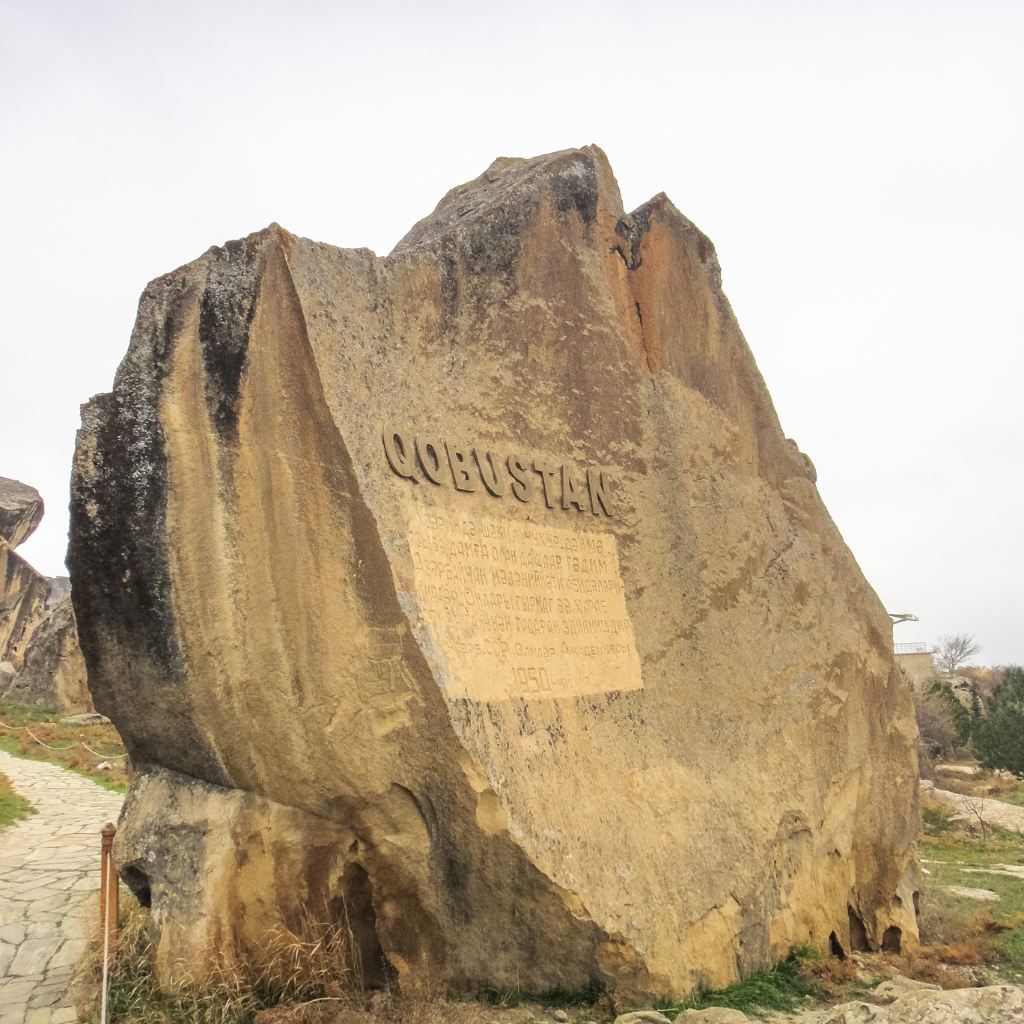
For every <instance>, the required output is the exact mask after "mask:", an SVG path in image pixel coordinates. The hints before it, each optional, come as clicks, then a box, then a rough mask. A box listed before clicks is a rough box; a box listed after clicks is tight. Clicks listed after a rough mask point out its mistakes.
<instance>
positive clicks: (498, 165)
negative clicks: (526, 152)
mask: <svg viewBox="0 0 1024 1024" xmlns="http://www.w3.org/2000/svg"><path fill="white" fill-rule="evenodd" d="M543 196H547V197H548V199H549V200H550V202H551V204H552V206H553V207H554V208H556V209H557V210H558V212H559V213H560V214H562V215H570V214H573V215H578V216H579V217H580V219H581V220H582V221H583V223H584V224H585V225H586V226H587V227H589V226H590V225H591V224H593V222H594V221H595V220H596V219H598V217H599V216H602V215H607V216H610V217H611V220H612V223H613V224H614V222H615V221H616V220H618V218H619V217H621V216H622V214H623V212H624V211H623V208H622V196H621V195H620V193H619V185H618V182H616V180H615V175H614V173H613V172H612V168H611V164H609V162H608V157H607V156H605V154H604V152H603V150H601V149H600V148H599V147H598V146H584V147H583V148H582V149H563V150H560V151H559V152H557V153H547V154H545V155H544V156H538V157H533V158H531V159H528V160H527V159H523V158H521V157H506V156H499V157H498V158H497V159H496V160H495V161H494V162H493V163H492V164H491V165H490V167H488V168H487V170H486V171H484V173H483V174H481V175H480V176H479V177H478V178H475V179H473V180H472V181H468V182H466V184H464V185H459V186H458V187H456V188H453V189H452V190H451V191H450V192H448V194H447V195H446V196H445V197H444V198H443V199H442V200H441V202H439V203H438V204H437V207H436V208H435V210H434V212H433V213H432V214H431V215H430V216H429V217H425V218H424V219H423V220H421V221H419V222H418V223H417V224H416V225H415V226H414V227H413V229H412V230H411V231H410V232H409V233H408V234H407V235H406V236H405V237H404V238H403V239H402V240H401V241H400V242H399V243H398V245H397V246H395V248H394V250H393V253H392V255H400V254H403V253H405V252H409V251H410V250H412V249H415V248H417V247H418V246H421V245H426V246H429V245H431V244H432V243H433V242H435V241H436V240H438V239H440V238H443V237H445V236H451V235H452V234H454V235H456V236H457V235H459V234H461V233H463V232H464V231H465V230H467V228H468V227H469V226H471V225H474V226H476V225H480V224H481V223H486V222H489V221H493V220H494V219H495V218H497V219H498V220H499V221H500V230H501V233H502V234H504V235H510V234H511V235H514V234H516V233H517V231H518V224H519V218H520V217H521V215H522V214H524V213H525V212H526V211H527V210H528V209H531V208H535V207H536V206H537V205H538V202H539V201H540V200H541V197H543Z"/></svg>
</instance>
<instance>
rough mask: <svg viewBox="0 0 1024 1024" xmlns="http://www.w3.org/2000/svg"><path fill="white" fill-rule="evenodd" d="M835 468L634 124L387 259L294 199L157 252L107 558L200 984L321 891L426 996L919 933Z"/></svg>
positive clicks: (903, 938) (319, 897) (106, 668)
mask: <svg viewBox="0 0 1024 1024" xmlns="http://www.w3.org/2000/svg"><path fill="white" fill-rule="evenodd" d="M385 424H388V426H387V427H386V428H385ZM814 481H815V474H814V470H813V467H812V466H811V463H810V461H809V459H808V458H807V457H806V456H804V455H803V454H802V453H801V452H800V451H799V450H798V449H797V447H796V445H795V444H794V443H793V442H792V441H788V440H787V439H786V438H785V436H784V434H783V433H782V430H781V428H780V426H779V422H778V419H777V417H776V414H775V411H774V409H773V407H772V403H771V400H770V397H769V395H768V392H767V390H766V388H765V385H764V382H763V381H762V379H761V376H760V374H759V373H758V370H757V367H756V365H755V363H754V360H753V357H752V356H751V353H750V351H749V349H748V348H747V345H746V343H745V341H744V339H743V336H742V334H741V333H740V330H739V327H738V326H737V324H736V321H735V318H734V316H733V313H732V310H731V308H730V307H729V304H728V301H727V300H726V298H725V295H724V294H723V292H722V288H721V280H720V271H719V266H718V261H717V258H716V256H715V250H714V247H713V246H712V244H711V242H710V241H709V240H708V239H707V238H706V237H705V236H704V235H702V234H701V233H700V232H699V231H698V230H697V228H696V227H694V225H693V224H692V223H690V222H689V221H688V220H687V219H686V218H685V217H683V216H682V215H681V214H680V213H679V212H678V211H677V210H676V209H675V208H674V207H673V206H672V204H671V203H670V202H669V201H668V199H667V198H666V197H665V196H663V195H661V196H658V197H656V198H655V199H653V200H651V202H649V203H646V204H645V205H644V206H642V207H640V208H639V209H638V210H636V211H634V212H633V213H632V214H631V215H629V214H626V213H625V212H624V211H623V209H622V208H621V201H620V198H619V193H618V188H617V186H616V184H615V180H614V178H613V176H612V173H611V170H610V168H609V167H608V164H607V161H606V159H605V157H604V155H603V154H602V153H601V152H600V150H598V149H596V148H587V149H583V150H574V151H568V152H564V153H558V154H554V155H550V156H545V157H540V158H537V159H534V160H505V159H501V160H498V161H495V163H494V164H493V165H492V167H491V168H489V169H488V171H487V172H486V173H485V174H484V175H482V176H481V177H480V178H478V179H477V180H475V181H473V182H470V183H469V184H467V185H464V186H462V187H460V188H457V189H455V190H453V191H452V192H451V193H449V195H448V196H446V197H445V199H444V200H443V201H442V202H441V203H440V205H439V206H438V208H437V209H436V210H435V211H434V213H433V214H432V215H431V216H430V217H428V218H427V219H426V220H424V221H422V222H420V223H419V224H417V225H416V226H415V227H414V228H413V230H412V231H411V232H410V233H409V235H407V236H406V238H405V239H403V240H402V242H401V243H400V244H399V245H398V247H397V248H396V249H395V251H394V252H393V253H392V254H391V255H390V256H388V257H387V258H386V259H379V258H377V257H376V256H375V255H374V254H373V253H371V252H369V251H368V250H365V249H357V250H345V249H337V248H333V247H331V246H329V245H324V244H320V243H315V242H311V241H308V240H306V239H302V238H298V237H295V236H293V235H290V234H289V233H288V232H287V231H285V230H283V229H281V228H279V227H277V226H276V225H274V226H271V227H270V228H268V229H267V230H265V231H262V232H259V233H257V234H255V235H251V236H250V237H248V238H246V239H243V240H241V241H237V242H231V243H228V244H227V245H226V246H225V247H223V248H214V249H211V250H210V251H209V252H207V253H206V254H205V255H203V256H202V257H200V258H199V259H198V260H196V261H195V262H194V263H191V264H189V265H187V266H185V267H182V268H180V269H178V270H176V271H174V272H173V273H171V274H169V275H167V276H166V277H163V278H160V279H159V280H157V281H154V282H153V283H152V284H151V285H150V286H149V287H148V288H147V289H146V291H145V293H144V294H143V296H142V299H141V302H140V306H139V315H138V320H137V322H136V327H135V330H134V333H133V335H132V341H131V345H130V348H129V351H128V354H127V356H126V357H125V360H124V362H123V363H122V365H121V367H120V369H119V371H118V374H117V378H116V380H115V384H114V390H113V392H112V393H111V394H107V395H100V396H97V397H96V398H94V399H93V400H92V401H91V402H90V403H89V404H88V405H86V406H85V407H83V419H82V429H81V431H80V433H79V439H78V446H77V451H76V456H75V470H74V479H73V488H72V490H73V493H72V523H71V547H70V552H69V566H70V569H71V577H72V580H73V582H74V588H73V591H72V600H73V602H74V606H75V612H76V615H77V618H78V627H79V634H80V638H81V644H82V649H83V651H84V654H85V659H86V663H87V665H88V669H89V678H90V686H91V688H92V692H93V697H94V700H95V703H96V707H97V709H98V710H99V711H100V712H102V713H104V714H106V715H108V716H109V717H110V718H111V719H113V721H114V723H115V725H116V726H117V727H118V729H119V730H120V732H121V735H122V736H123V738H124V740H125V742H126V744H127V745H128V747H129V749H130V750H131V753H132V755H133V758H134V761H135V764H136V765H137V766H138V768H139V771H138V774H137V777H136V780H135V782H134V783H133V788H132V792H131V794H130V796H129V800H128V805H127V811H126V817H125V819H124V821H123V823H122V826H121V828H120V829H119V831H118V840H117V844H118V845H117V848H116V856H117V858H118V862H119V864H120V865H121V866H122V869H123V871H124V873H125V877H126V878H127V880H128V881H129V882H130V884H132V885H133V887H134V888H135V889H136V891H138V892H139V893H141V894H142V895H143V898H145V899H148V900H150V901H151V902H152V906H153V908H154V921H155V927H156V929H157V935H156V938H157V944H158V950H159V953H158V956H159V970H160V973H161V977H163V978H164V979H165V980H168V979H170V978H172V977H174V976H175V974H176V972H177V971H179V970H180V967H179V966H176V965H181V964H194V962H195V961H196V960H197V958H199V957H200V956H202V955H205V954H206V953H207V952H209V951H210V950H213V949H217V950H219V951H220V955H222V956H227V957H230V956H231V955H232V954H233V952H235V951H237V950H239V949H241V948H243V947H246V946H248V947H250V948H252V947H255V946H258V944H259V942H260V939H261V936H263V935H264V934H265V933H266V931H267V930H268V929H269V928H271V927H274V926H278V925H280V924H282V923H283V924H285V925H286V926H287V927H289V928H291V929H293V930H295V929H299V928H300V926H301V919H302V914H303V908H305V909H306V912H307V913H308V914H312V915H314V916H320V917H328V916H330V915H332V914H333V915H335V916H337V915H338V914H341V913H342V912H343V910H345V908H347V913H348V919H349V920H350V921H354V922H356V924H355V931H356V933H357V935H358V936H359V938H358V942H359V944H360V947H361V948H362V950H363V953H364V963H368V964H370V965H371V970H372V971H373V972H376V974H377V976H378V977H384V976H385V975H386V974H387V973H388V972H393V973H394V974H396V975H397V977H398V979H399V981H400V983H401V985H402V986H403V987H405V988H415V987H417V986H421V985H422V986H435V985H442V984H448V985H453V984H456V985H457V984H467V985H472V984H474V983H478V982H491V983H495V984H516V985H519V986H520V987H521V988H522V989H524V990H527V991H529V990H534V991H541V990H544V989H548V988H552V987H554V986H556V985H560V986H563V987H565V988H578V987H580V986H583V985H586V984H587V983H588V982H589V981H591V980H592V979H599V980H601V981H603V982H604V983H605V984H607V985H608V986H609V987H611V988H615V989H618V990H619V991H620V992H633V993H636V994H637V997H638V998H640V997H642V996H651V997H657V996H661V995H664V994H666V993H669V992H673V993H677V994H679V993H684V992H686V991H688V990H690V989H692V988H693V987H694V986H696V985H698V984H705V985H724V984H727V983H728V982H730V981H732V980H735V978H736V977H737V975H738V973H740V972H746V971H749V970H753V969H755V968H760V967H763V966H765V965H766V964H768V963H770V962H772V961H773V960H775V959H777V958H779V957H781V956H782V955H784V954H785V952H786V951H787V950H788V949H789V948H790V946H791V945H792V944H793V943H796V942H804V941H810V942H812V943H814V944H816V945H818V946H820V947H825V948H827V947H828V946H829V944H830V942H833V943H839V944H841V945H842V946H843V947H844V948H847V949H849V948H851V947H852V948H865V947H870V948H878V947H880V946H881V945H883V943H884V944H886V945H887V946H890V947H892V946H893V945H896V944H899V943H901V942H902V943H906V944H912V943H913V942H914V941H915V940H916V925H915V920H914V912H913V907H914V895H915V892H914V890H915V879H916V867H915V864H914V862H913V859H912V850H913V843H914V838H915V836H916V830H917V805H916V799H917V784H916V780H917V771H916V763H915V754H914V742H915V738H916V726H915V721H914V713H913V708H912V706H911V701H910V696H909V692H908V689H907V687H906V685H905V683H904V682H903V680H902V677H901V676H900V673H899V672H898V671H897V670H896V669H895V667H894V663H893V654H892V633H891V623H890V620H889V618H888V616H887V615H886V613H885V610H884V608H883V606H882V605H881V604H880V603H879V601H878V599H877V597H876V596H875V594H874V592H873V591H872V590H871V588H870V586H869V585H868V584H867V583H866V581H865V580H864V578H863V576H862V574H861V572H860V570H859V568H858V566H857V564H856V562H855V560H854V558H853V556H852V554H851V553H850V551H849V550H848V548H847V547H846V545H845V544H844V542H843V539H842V537H841V536H840V534H839V531H838V530H837V529H836V527H835V525H834V524H833V522H832V520H831V519H830V517H829V515H828V512H827V511H826V510H825V508H824V506H823V504H822V502H821V499H820V497H819V495H818V493H817V490H816V488H815V484H814Z"/></svg>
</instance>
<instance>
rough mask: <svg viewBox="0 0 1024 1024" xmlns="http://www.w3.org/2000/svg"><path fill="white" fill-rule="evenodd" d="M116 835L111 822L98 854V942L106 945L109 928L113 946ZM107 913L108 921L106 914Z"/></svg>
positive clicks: (115, 902) (114, 933) (116, 914)
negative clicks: (113, 850)
mask: <svg viewBox="0 0 1024 1024" xmlns="http://www.w3.org/2000/svg"><path fill="white" fill-rule="evenodd" d="M116 834H117V829H116V828H115V827H114V825H113V824H112V823H111V822H109V821H108V822H107V824H106V825H105V826H104V828H103V832H102V835H103V845H102V847H101V852H100V940H101V941H103V942H104V943H106V941H107V926H108V924H109V927H110V941H111V945H113V939H114V937H115V936H116V935H117V916H118V902H119V895H120V894H119V893H118V888H119V887H118V884H117V872H116V871H115V870H114V860H113V853H112V847H113V845H114V836H115V835H116ZM108 909H109V911H110V913H109V921H108V914H107V911H108Z"/></svg>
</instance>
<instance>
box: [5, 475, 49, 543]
mask: <svg viewBox="0 0 1024 1024" xmlns="http://www.w3.org/2000/svg"><path fill="white" fill-rule="evenodd" d="M42 518H43V499H42V497H40V494H39V492H38V491H37V490H36V489H35V488H34V487H29V486H28V484H23V483H22V482H21V481H20V480H11V479H10V478H9V477H6V476H0V538H2V539H3V540H5V541H7V543H8V545H9V546H10V547H12V548H16V547H17V546H18V545H19V544H20V543H21V542H22V541H23V540H25V539H26V538H28V537H30V536H31V535H32V533H33V532H34V531H35V528H36V527H37V526H38V525H39V522H40V520H41V519H42Z"/></svg>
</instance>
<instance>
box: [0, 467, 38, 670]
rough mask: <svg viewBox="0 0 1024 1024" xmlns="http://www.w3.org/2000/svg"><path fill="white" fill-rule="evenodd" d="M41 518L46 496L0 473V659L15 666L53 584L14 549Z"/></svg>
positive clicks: (22, 658)
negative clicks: (1, 475)
mask: <svg viewBox="0 0 1024 1024" xmlns="http://www.w3.org/2000/svg"><path fill="white" fill-rule="evenodd" d="M42 518H43V499H42V498H41V497H40V496H39V492H38V491H37V490H36V489H35V488H34V487H28V486H26V485H25V484H23V483H21V482H20V481H18V480H10V479H8V478H7V477H0V662H9V663H10V664H11V665H12V666H13V667H14V668H15V669H20V668H21V664H22V661H23V660H24V657H25V649H26V648H27V647H28V644H29V641H30V640H31V639H32V633H33V632H34V630H35V628H36V626H37V625H38V624H39V623H40V622H41V621H42V619H43V617H44V616H45V614H46V601H47V598H48V597H49V594H50V584H49V583H48V582H47V579H46V577H45V576H40V575H39V573H37V572H36V571H35V569H33V568H32V566H31V565H29V564H28V562H26V561H25V559H23V558H22V557H21V556H20V555H18V554H15V551H14V549H15V548H16V547H17V546H18V545H19V544H21V542H22V541H24V540H26V539H27V538H28V537H30V536H31V535H32V533H33V532H34V531H35V528H36V527H37V526H38V525H39V522H40V520H41V519H42Z"/></svg>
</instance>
